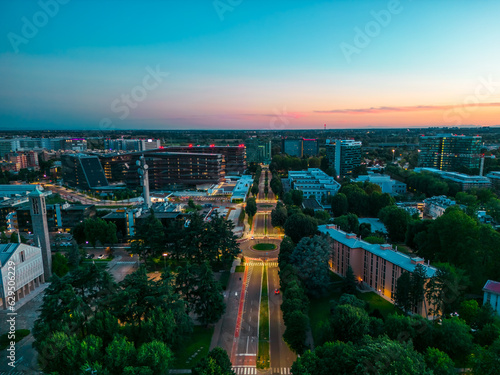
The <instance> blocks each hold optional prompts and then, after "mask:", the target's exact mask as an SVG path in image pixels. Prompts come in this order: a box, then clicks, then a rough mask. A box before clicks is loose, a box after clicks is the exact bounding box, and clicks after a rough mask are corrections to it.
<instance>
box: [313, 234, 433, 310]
mask: <svg viewBox="0 0 500 375" xmlns="http://www.w3.org/2000/svg"><path fill="white" fill-rule="evenodd" d="M318 231H319V232H321V233H325V234H327V235H329V236H330V238H331V239H332V247H331V253H330V260H329V264H330V268H331V269H332V271H334V272H335V273H337V274H339V275H341V276H343V277H345V276H346V273H347V269H348V267H349V266H351V268H352V270H353V272H354V275H355V277H356V279H357V280H358V283H359V285H360V286H361V287H362V288H366V289H371V290H374V291H375V292H376V293H378V294H380V295H382V296H384V297H385V298H386V299H391V300H394V296H395V293H396V283H397V280H398V278H399V277H400V276H401V274H402V273H403V272H413V271H414V270H415V267H416V266H417V264H420V265H422V266H423V267H424V270H425V272H426V276H427V278H431V277H434V275H435V274H436V272H437V270H436V268H434V267H432V266H430V265H429V263H428V262H427V264H426V263H425V261H424V259H422V258H418V257H413V258H412V257H410V256H408V255H406V254H403V253H400V252H398V251H395V250H394V249H393V248H392V245H390V244H383V245H376V244H370V243H368V242H365V241H363V240H361V239H360V238H359V237H357V236H356V235H355V234H354V233H346V232H344V231H342V230H340V229H338V228H337V226H335V225H320V226H319V227H318ZM413 313H416V314H420V315H422V316H424V317H427V314H428V307H427V305H426V301H425V300H424V301H423V302H422V304H421V305H420V306H417V307H416V309H415V310H414V311H413Z"/></svg>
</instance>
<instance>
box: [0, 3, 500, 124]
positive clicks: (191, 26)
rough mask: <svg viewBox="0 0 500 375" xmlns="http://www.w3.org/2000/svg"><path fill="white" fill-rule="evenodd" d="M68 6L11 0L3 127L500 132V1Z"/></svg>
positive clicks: (1, 24)
mask: <svg viewBox="0 0 500 375" xmlns="http://www.w3.org/2000/svg"><path fill="white" fill-rule="evenodd" d="M54 1H55V0H45V1H44V0H42V1H41V2H38V1H23V0H21V1H16V2H11V1H1V2H0V36H1V38H0V82H2V84H1V85H0V128H2V129H17V128H65V129H68V128H75V129H80V128H87V129H99V128H102V127H103V126H106V127H112V128H116V129H122V128H124V129H125V128H153V129H154V128H158V129H183V128H196V129H227V128H234V129H269V128H320V127H322V126H323V124H324V123H326V124H327V125H328V127H330V128H335V127H339V128H349V127H353V128H354V127H381V126H400V127H409V126H440V125H443V126H452V125H469V124H472V125H478V126H480V125H496V124H498V123H499V121H498V120H497V119H498V114H499V113H500V112H499V109H500V104H498V103H500V65H499V61H500V50H499V49H498V48H497V45H498V40H499V37H500V27H499V26H498V21H497V18H498V14H500V3H499V2H497V1H493V0H492V1H460V0H448V1H446V0H443V1H439V2H436V1H423V0H421V1H417V0H413V1H410V0H401V1H399V2H398V1H359V0H356V1H354V0H351V1H312V0H311V1H305V0H303V1H290V0H289V1H263V0H254V1H250V0H243V1H236V0H232V1H231V0H220V1H218V2H217V1H212V0H198V1H194V0H191V1H189V0H183V1H166V0H163V1H142V2H139V1H95V0H90V1H88V0H87V1H83V0H70V1H62V2H66V3H67V4H64V5H63V4H59V3H57V4H58V8H59V9H57V11H54V8H53V7H52V8H50V9H51V11H53V14H52V15H48V16H44V14H46V11H45V10H43V9H44V6H43V5H41V4H53V3H54ZM214 3H215V4H216V5H217V4H218V6H219V9H222V8H220V7H223V6H224V4H225V6H226V9H227V11H225V12H223V13H221V10H219V12H218V11H217V10H216V6H215V5H214ZM230 4H233V5H230ZM390 9H393V10H395V9H396V10H397V11H396V12H393V13H391V11H390ZM40 12H42V13H44V14H40ZM221 14H222V16H221ZM374 14H383V15H387V14H390V19H388V18H382V19H383V20H384V22H385V24H384V25H382V24H381V23H380V22H378V21H377V19H376V16H374ZM37 17H38V18H37ZM44 17H46V19H44ZM24 20H28V21H29V22H35V27H36V23H37V22H38V25H41V26H40V27H37V28H36V30H35V32H34V33H33V35H29V34H26V30H24V34H23V25H24V23H25V21H24ZM45 21H46V22H45ZM374 22H378V26H377V25H376V24H374ZM45 23H46V24H45ZM370 27H372V29H370ZM356 28H358V29H359V30H362V31H364V32H369V31H370V30H372V33H373V34H372V36H371V37H370V36H368V43H366V44H367V45H366V46H364V45H363V46H361V47H360V45H356V43H355V37H356V31H355V30H356ZM21 38H24V39H22V40H23V42H19V40H21ZM13 40H14V42H13ZM16 40H17V44H16ZM342 43H343V44H342ZM342 45H344V46H346V45H350V46H352V47H353V48H357V52H356V53H353V54H351V55H350V56H348V58H346V56H345V54H344V53H343V50H342ZM358 47H359V48H358ZM151 69H152V70H155V69H156V70H160V71H161V72H165V74H164V75H163V76H162V77H161V82H160V81H150V80H149V79H147V78H146V76H148V74H150V71H151ZM167 72H168V76H167V75H166V73H167ZM145 79H146V81H147V82H152V83H150V84H149V86H148V87H149V88H145V87H144V80H145ZM484 81H486V82H490V83H489V84H487V85H486V86H487V87H486V86H485V84H484ZM492 82H493V83H492ZM495 82H499V84H498V85H496V84H495ZM153 86H154V88H153ZM497 86H498V87H497ZM478 87H479V88H478ZM478 92H479V93H480V94H476V93H478ZM133 93H135V96H134V95H132V94H133ZM122 95H128V96H131V97H132V99H131V101H129V102H126V101H125V100H124V99H123V96H122ZM134 98H136V99H137V100H136V99H134ZM113 103H114V105H113ZM124 106H125V107H127V110H125V109H123V107H124ZM112 108H114V110H113V109H112ZM119 108H120V110H118V109H119ZM374 109H375V110H374ZM125 113H126V116H125ZM122 117H123V118H122ZM103 124H105V125H103Z"/></svg>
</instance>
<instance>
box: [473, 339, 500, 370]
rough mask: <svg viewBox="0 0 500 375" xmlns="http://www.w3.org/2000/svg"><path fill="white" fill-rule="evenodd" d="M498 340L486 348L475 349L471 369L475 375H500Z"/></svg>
mask: <svg viewBox="0 0 500 375" xmlns="http://www.w3.org/2000/svg"><path fill="white" fill-rule="evenodd" d="M498 358H500V339H498V340H496V341H495V342H494V343H493V345H491V346H489V347H487V348H481V347H476V350H475V353H474V356H473V357H472V368H473V369H474V374H476V375H496V374H500V361H498Z"/></svg>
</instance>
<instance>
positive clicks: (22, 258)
mask: <svg viewBox="0 0 500 375" xmlns="http://www.w3.org/2000/svg"><path fill="white" fill-rule="evenodd" d="M19 259H20V260H21V263H23V262H24V261H25V260H26V259H25V257H24V251H21V252H20V253H19Z"/></svg>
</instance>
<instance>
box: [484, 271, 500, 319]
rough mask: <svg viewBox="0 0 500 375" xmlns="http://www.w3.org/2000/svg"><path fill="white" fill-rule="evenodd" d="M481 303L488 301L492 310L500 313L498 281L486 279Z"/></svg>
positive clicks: (499, 283) (499, 285)
mask: <svg viewBox="0 0 500 375" xmlns="http://www.w3.org/2000/svg"><path fill="white" fill-rule="evenodd" d="M483 292H484V296H483V305H486V304H487V303H489V304H490V305H491V307H493V310H495V311H496V312H497V314H498V315H500V282H498V281H493V280H488V281H487V282H486V284H484V288H483Z"/></svg>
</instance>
